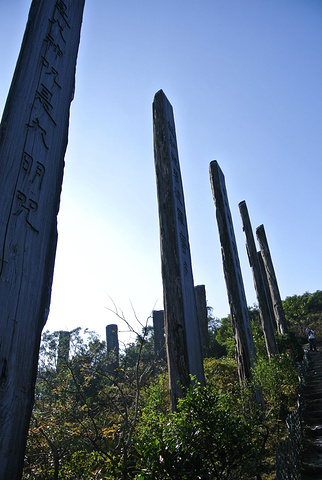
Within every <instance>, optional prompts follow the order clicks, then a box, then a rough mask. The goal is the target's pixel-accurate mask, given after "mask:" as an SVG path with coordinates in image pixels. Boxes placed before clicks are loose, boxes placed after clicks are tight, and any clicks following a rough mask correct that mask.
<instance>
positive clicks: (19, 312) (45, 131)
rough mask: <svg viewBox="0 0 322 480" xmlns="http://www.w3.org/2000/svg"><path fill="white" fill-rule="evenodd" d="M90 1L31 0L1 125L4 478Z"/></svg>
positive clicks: (16, 473)
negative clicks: (85, 9) (84, 17)
mask: <svg viewBox="0 0 322 480" xmlns="http://www.w3.org/2000/svg"><path fill="white" fill-rule="evenodd" d="M83 8H84V0H78V1H77V2H73V1H72V0H64V1H62V0H42V1H38V0H34V1H33V2H32V5H31V8H30V13H29V18H28V22H27V26H26V30H25V35H24V38H23V42H22V46H21V50H20V55H19V58H18V61H17V65H16V69H15V73H14V77H13V81H12V84H11V87H10V91H9V95H8V99H7V102H6V106H5V109H4V113H3V118H2V122H1V126H0V190H1V199H0V338H1V342H0V478H3V479H7V478H8V479H9V478H10V480H16V479H17V480H18V479H20V478H21V472H22V468H23V457H24V450H25V443H26V438H27V432H28V425H29V419H30V415H31V410H32V404H33V394H34V385H35V379H36V373H37V361H38V352H39V343H40V336H41V331H42V328H43V326H44V324H45V322H46V319H47V315H48V311H49V303H50V294H51V285H52V278H53V268H54V259H55V251H56V242H57V213H58V208H59V201H60V191H61V185H62V178H63V168H64V156H65V151H66V146H67V138H68V124H69V110H70V103H71V100H72V98H73V93H74V83H75V68H76V58H77V52H78V46H79V39H80V29H81V23H82V16H83Z"/></svg>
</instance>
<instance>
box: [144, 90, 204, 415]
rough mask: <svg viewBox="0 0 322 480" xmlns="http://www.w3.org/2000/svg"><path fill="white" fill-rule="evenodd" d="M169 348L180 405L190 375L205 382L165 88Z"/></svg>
mask: <svg viewBox="0 0 322 480" xmlns="http://www.w3.org/2000/svg"><path fill="white" fill-rule="evenodd" d="M153 132H154V158H155V170H156V181H157V192H158V205H159V222H160V243H161V264H162V280H163V296H164V312H165V319H164V320H165V332H166V348H167V356H168V369H169V380H170V391H171V405H172V408H175V406H176V403H177V399H178V398H179V397H181V396H182V388H181V387H182V386H188V385H189V384H190V374H191V375H193V376H195V377H196V378H197V380H198V381H199V382H200V383H201V384H204V372H203V362H202V353H201V346H200V336H199V325H198V319H197V311H196V302H195V295H194V285H193V275H192V266H191V256H190V246H189V237H188V228H187V218H186V211H185V204H184V195H183V186H182V179H181V173H180V165H179V156H178V149H177V139H176V132H175V124H174V117H173V110H172V106H171V104H170V103H169V101H168V99H167V98H166V96H165V94H164V93H163V91H162V90H160V91H159V92H158V93H156V95H155V97H154V102H153Z"/></svg>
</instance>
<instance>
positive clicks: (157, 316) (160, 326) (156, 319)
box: [152, 310, 166, 360]
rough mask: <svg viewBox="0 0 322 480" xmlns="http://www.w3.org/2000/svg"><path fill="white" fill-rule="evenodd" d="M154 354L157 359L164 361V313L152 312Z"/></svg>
mask: <svg viewBox="0 0 322 480" xmlns="http://www.w3.org/2000/svg"><path fill="white" fill-rule="evenodd" d="M152 318H153V331H154V354H155V357H156V358H158V359H163V360H165V359H166V352H165V337H164V311H163V310H153V312H152Z"/></svg>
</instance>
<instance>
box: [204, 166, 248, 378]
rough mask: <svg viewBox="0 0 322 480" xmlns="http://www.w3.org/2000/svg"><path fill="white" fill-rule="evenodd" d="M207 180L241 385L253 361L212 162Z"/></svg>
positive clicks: (225, 208) (230, 230) (222, 192)
mask: <svg viewBox="0 0 322 480" xmlns="http://www.w3.org/2000/svg"><path fill="white" fill-rule="evenodd" d="M210 180H211V186H212V192H213V197H214V202H215V205H216V217H217V223H218V230H219V237H220V243H221V252H222V259H223V269H224V276H225V281H226V287H227V293H228V300H229V305H230V312H231V319H232V327H233V331H234V337H235V347H236V357H237V363H238V372H239V378H240V381H241V383H243V384H245V383H246V382H247V379H249V378H250V376H251V369H252V366H253V362H254V360H255V349H254V343H253V336H252V332H251V327H250V320H249V315H248V308H247V302H246V296H245V290H244V284H243V279H242V275H241V269H240V263H239V257H238V251H237V244H236V239H235V233H234V227H233V221H232V217H231V213H230V207H229V203H228V195H227V190H226V184H225V177H224V174H223V172H222V171H221V169H220V167H219V165H218V163H217V162H216V161H213V162H211V163H210Z"/></svg>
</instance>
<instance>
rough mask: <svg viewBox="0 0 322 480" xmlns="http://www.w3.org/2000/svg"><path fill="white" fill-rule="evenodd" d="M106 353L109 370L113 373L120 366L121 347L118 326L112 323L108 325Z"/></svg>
mask: <svg viewBox="0 0 322 480" xmlns="http://www.w3.org/2000/svg"><path fill="white" fill-rule="evenodd" d="M106 353H107V371H108V372H109V373H111V374H114V373H115V370H116V369H117V368H119V358H120V348H119V339H118V326H117V325H116V324H110V325H107V326H106Z"/></svg>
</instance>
